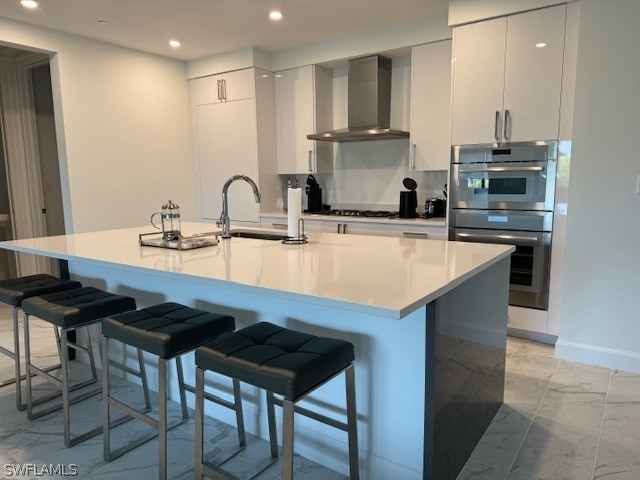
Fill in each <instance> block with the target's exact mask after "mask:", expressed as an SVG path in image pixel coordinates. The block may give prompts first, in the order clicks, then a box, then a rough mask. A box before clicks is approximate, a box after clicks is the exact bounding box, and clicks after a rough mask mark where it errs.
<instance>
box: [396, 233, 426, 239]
mask: <svg viewBox="0 0 640 480" xmlns="http://www.w3.org/2000/svg"><path fill="white" fill-rule="evenodd" d="M402 235H404V236H405V237H415V238H427V237H428V236H429V234H428V233H420V232H402Z"/></svg>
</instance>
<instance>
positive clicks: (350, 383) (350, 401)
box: [344, 365, 360, 480]
mask: <svg viewBox="0 0 640 480" xmlns="http://www.w3.org/2000/svg"><path fill="white" fill-rule="evenodd" d="M344 374H345V384H346V389H347V437H348V439H349V440H348V441H349V478H350V480H359V479H360V469H359V467H358V463H359V462H358V417H357V414H356V373H355V368H354V366H353V365H351V366H350V367H348V368H347V369H346V370H345V372H344Z"/></svg>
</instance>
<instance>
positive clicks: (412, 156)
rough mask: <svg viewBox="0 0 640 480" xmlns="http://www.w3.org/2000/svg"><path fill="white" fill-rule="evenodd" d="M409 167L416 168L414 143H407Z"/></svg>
mask: <svg viewBox="0 0 640 480" xmlns="http://www.w3.org/2000/svg"><path fill="white" fill-rule="evenodd" d="M409 168H410V169H411V170H415V169H416V144H415V143H412V144H411V145H409Z"/></svg>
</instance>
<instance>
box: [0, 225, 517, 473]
mask: <svg viewBox="0 0 640 480" xmlns="http://www.w3.org/2000/svg"><path fill="white" fill-rule="evenodd" d="M211 227H212V225H210V224H199V223H183V225H182V231H183V233H184V234H185V235H192V234H195V233H200V232H206V231H210V230H211ZM148 231H149V228H148V227H139V228H129V229H122V230H109V231H102V232H91V233H80V234H74V235H65V236H58V237H46V238H35V239H25V240H16V241H9V242H2V243H0V247H1V248H5V249H9V250H15V251H19V252H26V253H33V254H36V255H43V256H47V257H53V258H57V259H60V260H66V261H68V266H69V272H70V275H71V277H72V278H74V279H78V280H80V281H82V282H83V284H85V285H93V286H96V287H98V288H104V289H107V290H109V291H111V292H115V293H121V294H126V295H131V296H134V297H135V298H136V299H137V301H138V305H139V306H141V307H142V306H148V305H151V304H155V303H160V302H164V301H176V302H180V303H183V304H185V305H189V306H193V307H196V308H202V309H205V310H213V311H219V312H223V313H229V314H231V315H233V316H235V318H236V325H237V327H238V328H241V327H245V326H248V325H250V324H253V323H255V322H258V321H269V322H272V323H275V324H279V325H282V326H285V327H287V328H292V329H297V330H301V331H305V332H309V333H311V334H315V335H323V336H329V337H335V338H342V339H345V340H348V341H350V342H352V343H353V344H354V345H355V351H356V389H357V408H358V434H359V447H360V464H361V478H366V479H371V480H378V479H379V480H388V479H389V478H397V479H403V480H404V479H420V478H429V479H430V478H438V479H440V478H455V477H456V475H457V473H458V471H459V469H460V468H461V467H462V465H463V464H464V462H465V461H466V458H468V456H469V454H470V453H471V451H472V450H473V447H474V446H475V443H476V442H477V440H478V439H479V438H480V436H482V433H483V432H484V430H485V428H486V426H487V425H488V423H489V422H490V420H491V418H492V417H493V414H495V412H496V411H497V409H498V408H499V406H500V404H501V403H502V398H503V397H502V393H503V386H504V353H505V344H506V331H507V302H508V283H509V278H508V277H509V262H510V253H511V252H512V251H513V250H514V248H513V247H510V246H504V245H488V244H473V243H456V242H446V241H439V240H421V239H411V238H390V237H372V236H355V235H354V236H351V235H337V234H333V233H312V234H310V235H309V243H307V244H303V245H284V244H282V243H280V242H279V241H269V240H256V239H250V238H232V239H230V240H221V241H220V244H219V245H217V246H210V247H204V248H200V249H194V250H188V251H176V250H169V249H160V248H154V247H141V246H139V245H138V234H139V233H144V232H148ZM149 362H150V365H149V369H150V372H149V374H150V380H151V382H152V383H151V385H152V387H153V385H154V382H155V381H156V380H154V377H157V376H156V375H154V373H155V365H154V364H153V361H152V359H149ZM183 363H184V365H185V369H186V372H185V373H186V377H187V380H188V381H191V382H192V381H193V377H194V365H193V357H192V354H191V355H189V356H187V357H186V358H185V359H184V360H183ZM169 384H170V385H171V386H172V388H173V390H172V392H171V395H172V397H173V398H177V389H176V388H175V387H176V381H175V379H174V378H172V379H170V382H169ZM210 386H211V388H212V389H214V390H217V393H218V394H220V395H222V396H227V397H229V398H230V393H231V388H230V382H229V381H228V380H226V379H224V378H222V377H219V378H218V377H212V381H211V385H210ZM243 396H244V398H245V403H244V405H245V408H246V414H245V419H246V422H247V429H248V431H250V432H252V433H256V434H258V435H260V436H263V437H265V436H266V432H267V428H266V417H265V405H264V396H263V395H260V396H258V395H256V391H255V390H254V389H253V388H252V387H249V386H246V385H245V386H243ZM189 401H190V402H191V404H192V405H193V398H192V397H191V396H189ZM305 402H309V403H310V404H312V406H313V408H314V409H319V410H321V411H323V412H324V413H326V414H328V415H333V416H337V417H340V418H343V416H344V412H345V398H344V383H343V381H342V380H336V381H333V382H329V383H328V384H327V385H325V386H323V387H322V388H321V389H319V390H317V391H316V392H314V393H313V394H312V395H311V396H310V397H309V399H308V400H305ZM207 413H208V414H209V415H211V416H214V417H216V418H219V419H221V420H223V421H226V422H227V423H229V424H232V425H233V424H234V417H233V413H232V412H231V411H227V410H226V409H222V408H220V407H216V406H214V405H209V410H207ZM295 441H296V443H295V450H296V452H298V453H300V454H301V455H303V456H305V457H307V458H309V459H311V460H314V461H316V462H318V463H321V464H323V465H325V466H327V467H329V468H332V469H334V470H337V471H339V472H341V473H344V474H346V472H347V471H348V467H347V453H346V452H347V445H346V434H345V433H344V432H340V431H337V430H335V429H333V428H331V427H327V426H325V425H322V424H318V423H316V422H314V421H312V420H309V419H307V418H304V417H296V430H295ZM267 455H268V454H267Z"/></svg>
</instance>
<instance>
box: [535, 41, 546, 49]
mask: <svg viewBox="0 0 640 480" xmlns="http://www.w3.org/2000/svg"><path fill="white" fill-rule="evenodd" d="M546 46H547V44H546V43H544V42H540V43H536V48H544V47H546Z"/></svg>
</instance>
